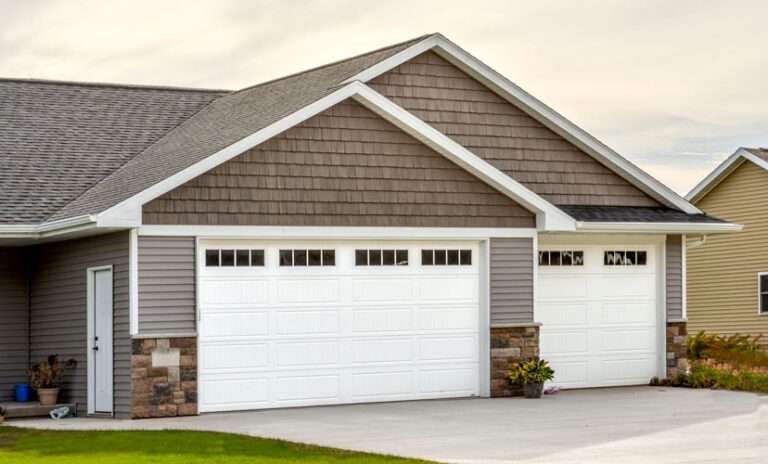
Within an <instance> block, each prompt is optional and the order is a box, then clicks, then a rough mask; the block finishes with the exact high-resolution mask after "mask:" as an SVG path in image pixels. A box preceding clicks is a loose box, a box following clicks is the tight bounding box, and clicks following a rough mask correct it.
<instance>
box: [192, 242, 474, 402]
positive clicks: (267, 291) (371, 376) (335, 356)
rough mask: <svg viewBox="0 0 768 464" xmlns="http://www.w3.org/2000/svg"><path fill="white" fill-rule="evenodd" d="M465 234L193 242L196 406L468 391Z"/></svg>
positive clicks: (470, 282) (469, 296)
mask: <svg viewBox="0 0 768 464" xmlns="http://www.w3.org/2000/svg"><path fill="white" fill-rule="evenodd" d="M477 253H478V247H477V244H476V243H408V244H402V243H362V242H361V243H354V242H346V243H327V242H304V243H254V242H247V241H241V242H220V243H214V242H201V245H200V247H199V260H198V262H199V266H198V271H199V275H200V289H199V292H200V294H199V299H200V300H199V301H200V318H201V321H200V336H199V361H198V369H199V373H198V375H199V379H198V380H199V389H200V399H199V401H200V404H199V409H200V411H201V412H208V411H227V410H238V409H258V408H274V407H286V406H302V405H317V404H335V403H356V402H374V401H394V400H409V399H422V398H441V397H459V396H472V395H477V394H478V393H479V377H480V376H479V360H478V359H479V355H478V353H479V338H478V326H479V284H480V283H479V273H478V269H479V266H478V263H477V261H478V255H477Z"/></svg>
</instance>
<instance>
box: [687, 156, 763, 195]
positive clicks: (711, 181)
mask: <svg viewBox="0 0 768 464" xmlns="http://www.w3.org/2000/svg"><path fill="white" fill-rule="evenodd" d="M746 160H749V161H752V162H753V163H755V164H756V165H758V166H760V167H761V168H763V169H765V170H767V171H768V162H766V161H764V160H763V159H761V158H759V157H757V156H755V155H753V154H752V153H750V152H749V151H747V150H745V149H743V148H739V149H738V150H736V152H735V153H734V154H732V155H731V156H729V157H728V159H726V160H725V161H723V162H722V163H720V166H718V167H716V168H715V170H714V171H712V172H710V173H709V175H708V176H707V177H705V178H704V180H702V181H701V182H699V184H698V185H697V186H696V187H694V188H693V190H691V191H690V192H688V195H686V196H685V198H686V199H687V200H688V201H690V202H691V203H694V204H695V203H698V202H699V200H701V199H702V198H704V197H705V196H706V195H707V194H708V193H709V192H711V191H712V189H713V188H715V187H717V186H718V184H720V182H722V181H723V180H725V178H726V177H728V176H729V175H731V173H732V172H733V171H735V170H736V168H738V167H739V166H741V165H742V164H743V163H744V161H746Z"/></svg>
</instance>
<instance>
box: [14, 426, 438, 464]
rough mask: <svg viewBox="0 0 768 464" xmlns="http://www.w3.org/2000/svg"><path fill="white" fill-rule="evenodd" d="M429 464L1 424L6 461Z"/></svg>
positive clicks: (271, 444)
mask: <svg viewBox="0 0 768 464" xmlns="http://www.w3.org/2000/svg"><path fill="white" fill-rule="evenodd" d="M254 462H258V463H274V464H282V463H289V462H307V463H318V464H320V463H345V464H358V463H373V464H375V463H391V464H408V463H419V462H420V463H426V462H427V461H418V460H412V459H402V458H396V457H392V456H382V455H377V454H367V453H358V452H353V451H344V450H338V449H333V448H322V447H319V446H309V445H302V444H298V443H290V442H285V441H279V440H266V439H262V438H251V437H244V436H241V435H231V434H226V433H211V432H191V431H155V432H151V431H121V432H109V431H103V432H102V431H96V432H79V431H61V432H60V431H55V432H54V431H48V430H32V429H22V428H16V427H0V463H2V464H19V463H25V464H26V463H34V464H76V463H77V464H80V463H93V464H123V463H125V464H129V463H130V464H140V463H163V464H175V463H184V464H198V463H206V464H208V463H234V464H238V463H254Z"/></svg>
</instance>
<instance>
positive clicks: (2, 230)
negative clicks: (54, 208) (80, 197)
mask: <svg viewBox="0 0 768 464" xmlns="http://www.w3.org/2000/svg"><path fill="white" fill-rule="evenodd" d="M96 227H97V223H96V217H95V216H92V215H89V214H88V215H83V216H77V217H73V218H68V219H62V220H60V221H52V222H43V223H41V224H0V238H24V239H41V238H46V237H53V236H56V235H63V234H69V233H73V232H81V231H83V230H87V229H93V228H96Z"/></svg>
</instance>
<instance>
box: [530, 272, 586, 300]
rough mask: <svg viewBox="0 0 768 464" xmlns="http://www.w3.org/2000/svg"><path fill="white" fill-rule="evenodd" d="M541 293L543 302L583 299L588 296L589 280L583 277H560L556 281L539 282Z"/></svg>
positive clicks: (543, 280) (549, 279) (545, 280)
mask: <svg viewBox="0 0 768 464" xmlns="http://www.w3.org/2000/svg"><path fill="white" fill-rule="evenodd" d="M539 292H540V293H541V296H542V301H543V302H547V301H553V300H555V299H557V298H569V299H570V298H583V297H586V296H587V279H586V278H585V277H582V276H568V275H565V276H558V278H556V279H552V278H545V279H541V280H539Z"/></svg>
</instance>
